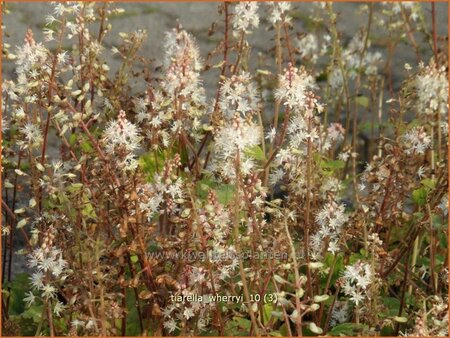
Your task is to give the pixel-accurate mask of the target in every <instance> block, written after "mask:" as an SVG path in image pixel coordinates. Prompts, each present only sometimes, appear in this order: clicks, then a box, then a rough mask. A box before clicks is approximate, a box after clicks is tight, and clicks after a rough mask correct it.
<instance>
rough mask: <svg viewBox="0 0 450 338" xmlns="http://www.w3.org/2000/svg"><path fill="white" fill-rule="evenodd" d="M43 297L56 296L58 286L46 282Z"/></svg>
mask: <svg viewBox="0 0 450 338" xmlns="http://www.w3.org/2000/svg"><path fill="white" fill-rule="evenodd" d="M42 297H44V298H46V299H49V298H55V297H56V288H55V287H54V286H53V285H50V284H44V286H43V287H42Z"/></svg>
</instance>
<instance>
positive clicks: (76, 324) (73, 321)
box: [70, 319, 84, 329]
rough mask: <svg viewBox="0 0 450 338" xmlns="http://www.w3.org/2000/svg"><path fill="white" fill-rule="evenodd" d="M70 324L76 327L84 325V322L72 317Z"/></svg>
mask: <svg viewBox="0 0 450 338" xmlns="http://www.w3.org/2000/svg"><path fill="white" fill-rule="evenodd" d="M70 324H71V325H72V326H73V327H74V328H75V329H78V328H79V327H84V322H83V321H81V320H78V319H74V320H72V321H71V322H70Z"/></svg>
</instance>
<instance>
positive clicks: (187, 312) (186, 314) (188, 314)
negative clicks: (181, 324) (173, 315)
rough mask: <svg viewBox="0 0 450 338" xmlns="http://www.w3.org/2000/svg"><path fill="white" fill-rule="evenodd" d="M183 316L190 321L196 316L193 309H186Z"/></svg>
mask: <svg viewBox="0 0 450 338" xmlns="http://www.w3.org/2000/svg"><path fill="white" fill-rule="evenodd" d="M183 315H184V318H186V319H190V318H192V317H194V315H195V314H194V311H193V310H192V308H191V307H186V308H185V309H184V311H183Z"/></svg>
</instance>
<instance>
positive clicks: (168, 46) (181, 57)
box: [162, 27, 205, 111]
mask: <svg viewBox="0 0 450 338" xmlns="http://www.w3.org/2000/svg"><path fill="white" fill-rule="evenodd" d="M164 50H165V51H166V54H165V59H164V66H165V69H166V76H165V78H164V79H163V82H162V87H163V88H164V90H165V91H166V93H167V94H168V95H169V98H170V99H171V100H172V101H175V100H176V99H177V98H178V99H180V98H183V102H182V103H180V102H178V104H181V105H182V107H181V108H182V109H183V110H185V111H189V108H190V107H189V106H187V105H188V104H191V103H194V104H196V105H199V104H203V103H204V100H205V91H204V88H203V87H202V81H201V79H200V70H201V68H202V62H201V59H200V53H199V51H198V47H197V45H196V42H195V39H194V37H193V36H192V35H191V34H189V33H187V32H186V31H185V30H183V29H181V27H180V28H176V29H173V30H172V31H169V32H167V33H166V40H165V43H164Z"/></svg>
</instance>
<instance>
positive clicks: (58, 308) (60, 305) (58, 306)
mask: <svg viewBox="0 0 450 338" xmlns="http://www.w3.org/2000/svg"><path fill="white" fill-rule="evenodd" d="M65 309H66V306H65V305H64V304H63V303H61V302H56V304H55V307H54V308H53V313H54V314H55V316H57V317H60V316H61V313H62V312H63V311H64V310H65Z"/></svg>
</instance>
